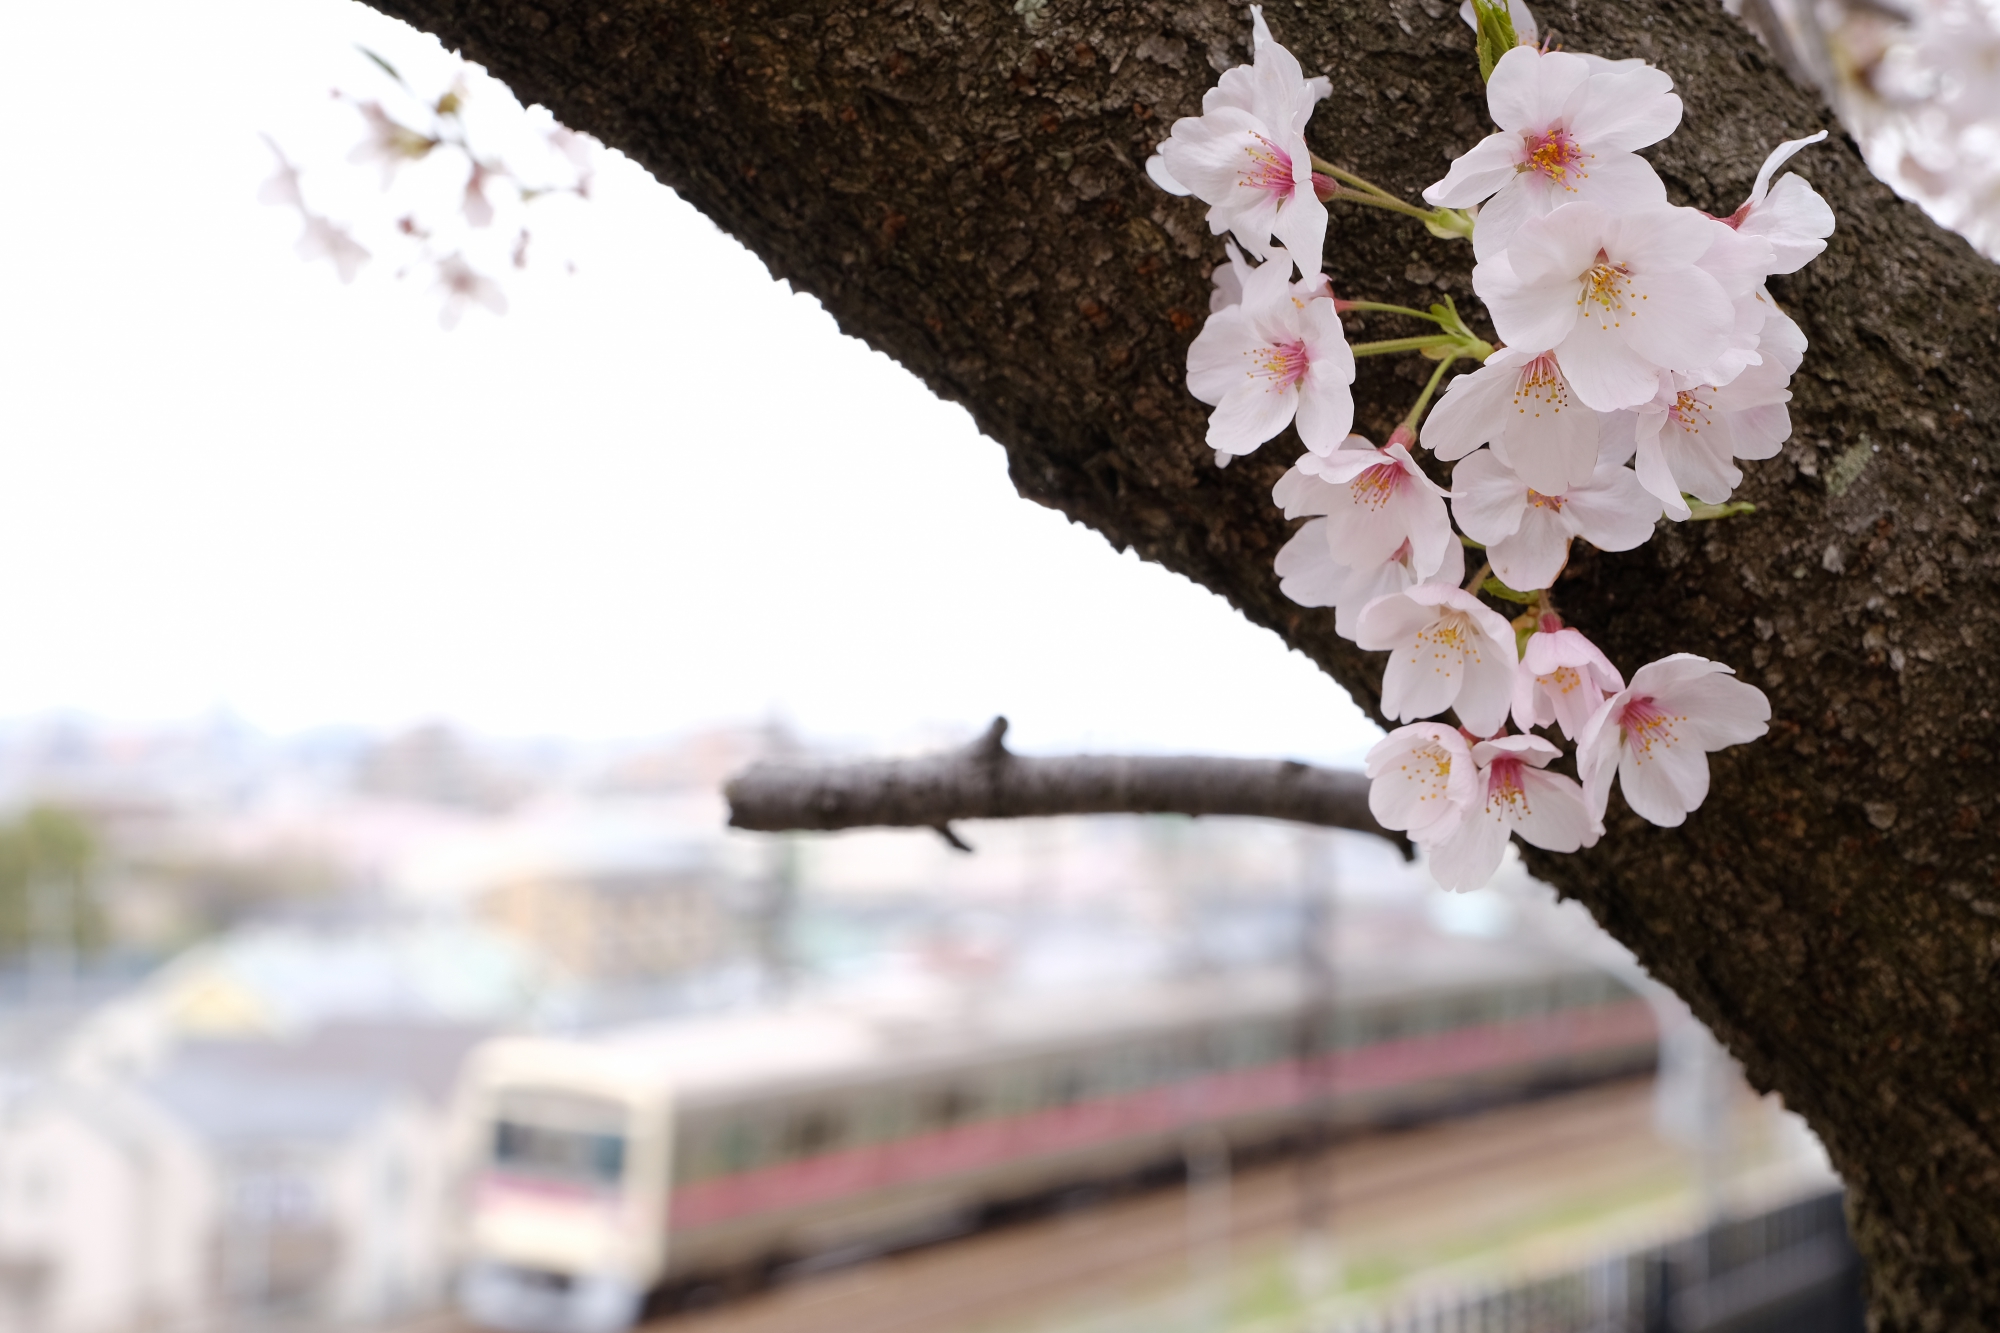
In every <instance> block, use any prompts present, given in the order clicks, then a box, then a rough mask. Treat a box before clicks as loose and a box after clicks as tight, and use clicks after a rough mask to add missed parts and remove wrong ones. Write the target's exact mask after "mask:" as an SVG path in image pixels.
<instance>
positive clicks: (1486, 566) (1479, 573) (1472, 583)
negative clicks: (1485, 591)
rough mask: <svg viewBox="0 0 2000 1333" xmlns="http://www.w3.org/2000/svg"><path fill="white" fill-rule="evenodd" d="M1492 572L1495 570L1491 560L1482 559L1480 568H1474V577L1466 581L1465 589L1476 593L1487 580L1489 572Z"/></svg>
mask: <svg viewBox="0 0 2000 1333" xmlns="http://www.w3.org/2000/svg"><path fill="white" fill-rule="evenodd" d="M1492 572H1493V564H1492V562H1491V561H1487V560H1482V561H1480V562H1479V568H1478V569H1475V570H1473V571H1472V577H1471V578H1469V579H1467V580H1466V581H1465V590H1466V591H1467V592H1474V593H1476V592H1478V591H1479V589H1480V586H1481V585H1482V584H1484V583H1485V582H1486V576H1487V575H1488V574H1491V573H1492Z"/></svg>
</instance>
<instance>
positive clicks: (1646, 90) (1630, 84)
mask: <svg viewBox="0 0 2000 1333" xmlns="http://www.w3.org/2000/svg"><path fill="white" fill-rule="evenodd" d="M1586 68H1588V66H1586ZM1673 88H1674V81H1673V80H1672V79H1670V78H1668V77H1667V75H1666V74H1665V73H1664V72H1663V71H1661V70H1657V69H1653V68H1652V67H1650V66H1645V65H1642V66H1640V67H1639V68H1638V69H1632V70H1620V71H1618V72H1617V73H1612V74H1599V75H1597V76H1595V77H1594V78H1592V79H1591V80H1590V83H1589V85H1588V86H1587V87H1585V89H1584V91H1583V98H1582V100H1581V101H1580V102H1579V103H1578V105H1577V108H1576V110H1575V111H1574V112H1573V113H1572V114H1571V115H1570V118H1569V129H1570V133H1571V134H1574V135H1575V136H1576V137H1577V138H1578V139H1581V140H1582V141H1583V143H1584V145H1585V146H1586V147H1587V148H1589V149H1590V150H1591V151H1592V152H1596V153H1620V152H1627V153H1629V152H1631V151H1632V150H1633V149H1635V148H1644V147H1646V146H1647V145H1648V144H1656V143H1658V142H1659V141H1660V140H1662V139H1664V138H1666V137H1667V136H1668V135H1669V134H1672V133H1673V132H1674V130H1675V129H1676V128H1678V127H1679V125H1680V123H1681V99H1680V98H1678V97H1676V96H1674V92H1673Z"/></svg>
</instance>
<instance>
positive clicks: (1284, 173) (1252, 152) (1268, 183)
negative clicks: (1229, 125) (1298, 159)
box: [1237, 134, 1298, 202]
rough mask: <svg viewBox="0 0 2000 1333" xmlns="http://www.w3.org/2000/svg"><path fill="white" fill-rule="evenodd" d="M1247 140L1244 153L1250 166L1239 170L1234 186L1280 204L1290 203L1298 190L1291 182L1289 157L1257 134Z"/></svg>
mask: <svg viewBox="0 0 2000 1333" xmlns="http://www.w3.org/2000/svg"><path fill="white" fill-rule="evenodd" d="M1250 139H1251V143H1250V146H1249V147H1248V148H1247V149H1245V150H1244V154H1245V156H1247V157H1248V158H1249V159H1250V165H1249V166H1247V167H1245V168H1244V169H1243V174H1242V175H1241V176H1239V177H1238V178H1237V181H1238V183H1239V184H1241V185H1242V186H1243V187H1244V188H1245V189H1249V190H1263V191H1265V192H1267V193H1269V194H1272V195H1275V196H1277V198H1278V199H1279V201H1280V202H1284V201H1288V200H1290V199H1291V197H1292V192H1293V191H1294V190H1296V189H1297V188H1298V182H1297V181H1295V180H1293V179H1292V155H1291V154H1290V153H1288V152H1286V151H1285V150H1284V149H1282V148H1280V147H1278V145H1276V144H1274V143H1272V142H1271V141H1270V140H1269V139H1266V138H1265V137H1264V136H1263V135H1261V134H1253V135H1251V136H1250Z"/></svg>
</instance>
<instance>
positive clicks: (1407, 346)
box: [1348, 333, 1459, 356]
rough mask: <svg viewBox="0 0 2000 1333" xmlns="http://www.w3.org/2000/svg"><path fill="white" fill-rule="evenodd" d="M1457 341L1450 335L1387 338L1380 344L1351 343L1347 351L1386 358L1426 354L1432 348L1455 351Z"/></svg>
mask: <svg viewBox="0 0 2000 1333" xmlns="http://www.w3.org/2000/svg"><path fill="white" fill-rule="evenodd" d="M1458 345H1459V339H1457V338H1454V337H1452V336H1451V335H1450V334H1436V333H1426V334H1423V335H1422V336H1420V337H1416V338H1389V339H1386V340H1385V341H1382V342H1373V343H1353V344H1350V346H1349V349H1348V350H1350V351H1352V352H1353V353H1354V354H1355V355H1356V356H1387V355H1389V354H1390V353H1392V352H1427V351H1429V350H1430V349H1431V348H1433V347H1450V348H1453V349H1456V348H1457V347H1458Z"/></svg>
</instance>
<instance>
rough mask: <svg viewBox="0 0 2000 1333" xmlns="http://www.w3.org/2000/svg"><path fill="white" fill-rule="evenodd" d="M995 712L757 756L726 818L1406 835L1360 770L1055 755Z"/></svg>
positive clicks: (954, 840)
mask: <svg viewBox="0 0 2000 1333" xmlns="http://www.w3.org/2000/svg"><path fill="white" fill-rule="evenodd" d="M1006 736H1007V719H1006V718H1004V717H996V718H994V719H993V722H992V725H990V726H989V727H987V729H986V732H985V734H984V735H982V736H981V737H980V738H979V739H978V740H976V741H974V742H973V743H972V744H971V745H968V746H966V747H965V748H963V749H960V750H952V751H947V752H946V753H944V754H939V755H930V756H927V757H924V758H921V759H888V760H877V761H874V762H870V763H859V764H768V763H767V764H757V765H755V766H754V767H752V768H751V769H750V770H749V771H748V772H746V773H744V774H742V775H741V776H740V777H737V778H735V779H734V780H733V781H731V782H730V783H729V785H728V787H727V788H725V789H724V791H725V794H726V795H727V796H728V798H729V822H730V823H731V824H732V825H734V826H735V827H737V828H742V829H755V830H758V831H760V832H765V833H776V832H780V831H783V830H788V829H812V830H818V831H824V830H830V829H845V828H870V827H873V828H930V829H936V830H937V831H938V833H939V834H940V835H942V836H943V838H944V840H945V841H946V842H948V843H950V844H951V845H952V846H953V847H956V848H958V849H959V850H960V851H968V852H969V851H971V850H972V848H971V847H969V846H968V845H967V844H966V843H965V842H964V840H962V839H961V838H960V837H959V836H958V835H957V834H956V833H954V832H953V831H952V828H951V821H953V820H955V819H1027V818H1033V817H1037V816H1042V815H1110V814H1134V815H1162V814H1174V815H1254V816H1257V817H1259V818H1263V819H1288V820H1291V821H1292V822H1294V823H1298V824H1317V825H1319V826H1320V827H1322V828H1344V829H1354V830H1356V831H1358V832H1361V833H1373V834H1375V835H1376V836H1377V837H1382V838H1387V839H1389V840H1390V841H1391V842H1394V843H1395V844H1396V845H1397V846H1399V847H1401V848H1402V849H1403V854H1404V855H1405V856H1408V855H1410V854H1411V852H1410V844H1409V841H1408V840H1407V839H1405V838H1404V837H1403V836H1402V835H1401V834H1399V833H1392V832H1389V831H1388V830H1386V829H1384V828H1383V827H1382V826H1381V825H1380V824H1378V823H1376V822H1375V817H1374V816H1373V815H1371V814H1370V813H1369V812H1368V780H1367V779H1366V778H1364V777H1362V776H1361V775H1360V774H1359V773H1349V772H1342V771H1339V770H1337V769H1330V768H1317V767H1315V766H1313V765H1311V764H1301V763H1297V762H1294V761H1292V760H1289V759H1211V758H1207V757H1204V756H1199V755H1162V756H1152V755H1094V754H1078V755H1052V756H1048V757H1026V756H1022V755H1017V754H1014V753H1013V752H1012V751H1010V750H1009V749H1008V748H1007V745H1006Z"/></svg>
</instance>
